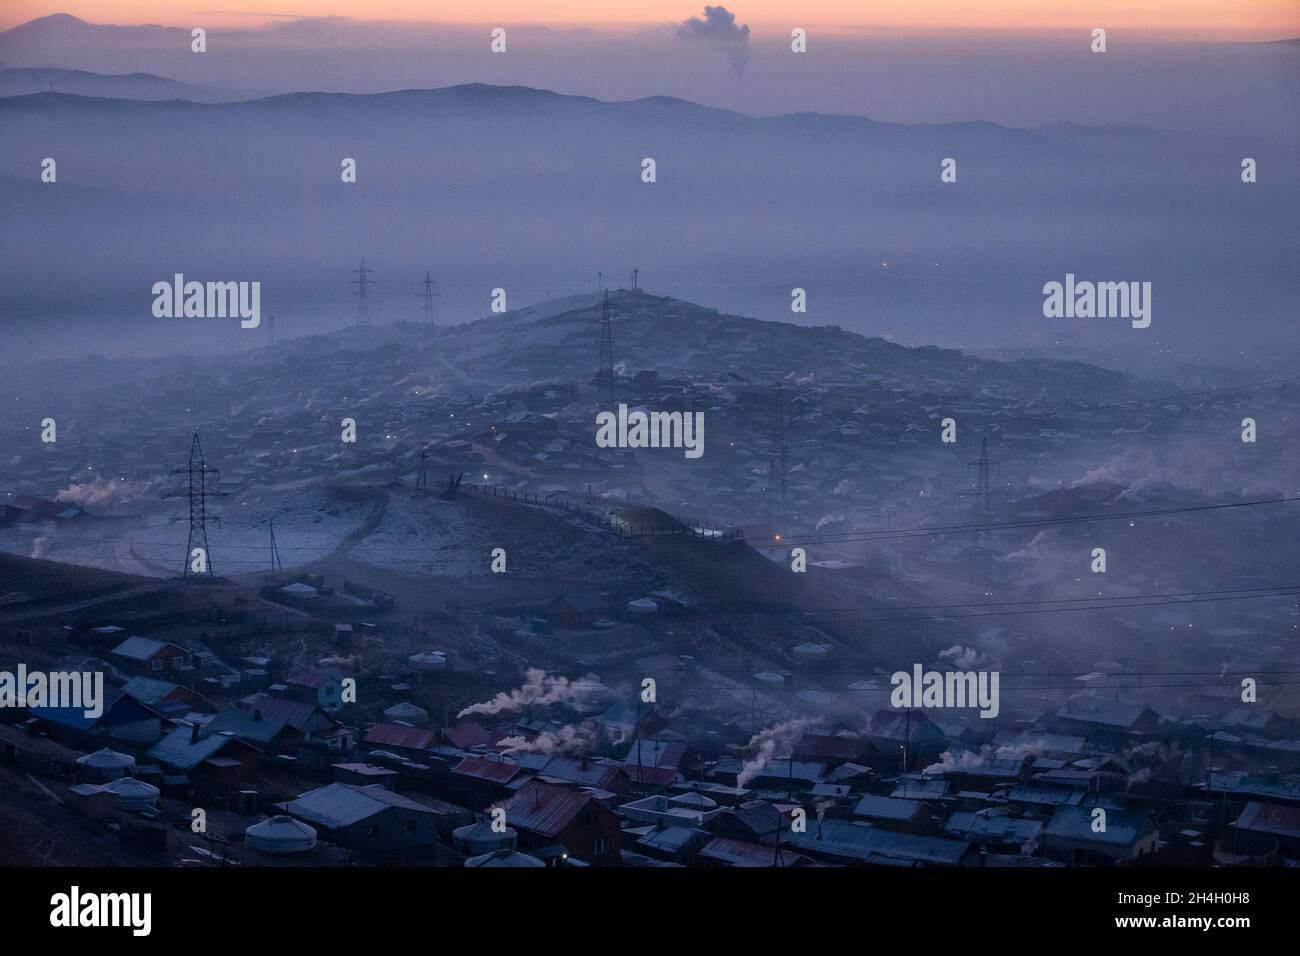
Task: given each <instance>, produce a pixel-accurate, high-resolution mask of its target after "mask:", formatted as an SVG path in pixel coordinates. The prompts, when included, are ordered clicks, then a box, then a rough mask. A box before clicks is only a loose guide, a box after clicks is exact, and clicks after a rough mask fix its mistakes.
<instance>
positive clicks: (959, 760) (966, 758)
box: [921, 738, 1047, 774]
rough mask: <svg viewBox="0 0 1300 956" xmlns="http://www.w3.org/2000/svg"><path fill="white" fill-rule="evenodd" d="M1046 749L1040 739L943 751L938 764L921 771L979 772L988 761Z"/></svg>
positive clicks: (1027, 755)
mask: <svg viewBox="0 0 1300 956" xmlns="http://www.w3.org/2000/svg"><path fill="white" fill-rule="evenodd" d="M1046 749H1047V746H1046V741H1044V740H1042V739H1041V738H1034V739H1031V740H1022V741H1019V742H1017V743H1014V744H1005V745H1003V746H1001V747H994V746H992V745H990V744H985V745H984V746H982V747H980V749H979V750H978V751H976V750H956V751H954V750H945V751H944V752H943V753H942V754H940V755H939V762H938V763H932V764H930V766H928V767H926V768H925V769H924V770H922V771H921V773H922V774H927V773H956V772H960V771H962V770H980V769H982V768H983V767H985V766H987V765H988V764H989V762H990V761H993V760H999V759H1002V758H1006V757H1032V756H1035V755H1037V754H1041V753H1042V752H1043V751H1044V750H1046Z"/></svg>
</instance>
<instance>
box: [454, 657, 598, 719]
mask: <svg viewBox="0 0 1300 956" xmlns="http://www.w3.org/2000/svg"><path fill="white" fill-rule="evenodd" d="M599 683H600V678H598V677H597V676H596V675H595V674H588V675H586V676H585V677H581V678H579V679H578V680H576V681H570V680H569V679H568V678H567V677H561V676H551V675H548V674H547V673H546V671H544V670H542V669H541V668H540V667H530V668H529V669H528V671H527V673H526V674H524V683H523V686H522V687H517V688H515V689H514V690H512V691H502V692H501V693H499V694H497V695H496V696H495V697H493V698H492V699H491V700H489V701H485V702H484V703H481V704H470V706H468V707H466V708H465V709H464V710H462V711H461V712H460V713H459V714H457V715H456V716H457V717H464V716H466V715H467V714H500V713H515V712H518V711H521V710H523V709H524V708H525V707H529V706H531V705H533V704H537V705H539V706H545V705H546V704H574V703H577V702H578V701H579V700H581V698H582V697H583V696H584V695H585V694H587V693H588V692H589V691H590V690H591V689H592V688H593V685H595V686H599Z"/></svg>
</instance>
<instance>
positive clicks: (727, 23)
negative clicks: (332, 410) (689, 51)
mask: <svg viewBox="0 0 1300 956" xmlns="http://www.w3.org/2000/svg"><path fill="white" fill-rule="evenodd" d="M677 35H678V36H679V37H682V38H684V39H686V40H689V41H691V42H693V43H703V44H704V45H705V46H707V47H708V48H709V49H710V50H715V51H717V52H718V53H721V54H722V55H723V56H725V57H727V59H729V60H730V61H731V68H732V69H733V70H735V71H736V76H741V75H742V74H744V72H745V67H746V66H748V65H749V27H748V26H743V27H738V26H736V15H735V14H734V13H732V12H731V11H730V10H728V9H727V8H726V7H705V8H704V18H703V19H701V18H699V17H691V18H690V19H688V20H686V21H685V22H684V23H681V24H678V26H677Z"/></svg>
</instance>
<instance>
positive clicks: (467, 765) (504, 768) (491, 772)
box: [451, 757, 524, 784]
mask: <svg viewBox="0 0 1300 956" xmlns="http://www.w3.org/2000/svg"><path fill="white" fill-rule="evenodd" d="M451 772H452V773H454V774H456V775H457V776H461V777H472V778H473V779H475V780H488V781H490V782H492V783H501V784H505V783H509V782H510V781H511V780H513V779H514V778H515V777H517V776H518V775H519V774H521V773H523V772H524V769H523V768H522V767H520V766H519V765H518V764H514V763H506V762H505V761H504V760H493V759H491V758H488V757H466V758H465V759H464V760H462V761H461V762H460V763H458V764H456V766H455V767H453V768H452V771H451Z"/></svg>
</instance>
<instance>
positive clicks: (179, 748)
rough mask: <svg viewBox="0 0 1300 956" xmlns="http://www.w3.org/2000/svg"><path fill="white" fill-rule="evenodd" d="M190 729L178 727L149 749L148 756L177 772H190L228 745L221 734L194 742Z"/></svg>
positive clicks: (227, 740) (225, 737)
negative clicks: (173, 768)
mask: <svg viewBox="0 0 1300 956" xmlns="http://www.w3.org/2000/svg"><path fill="white" fill-rule="evenodd" d="M193 738H194V732H193V730H192V729H191V728H189V727H185V726H180V727H177V728H176V729H175V730H173V731H172V732H171V733H169V734H168V735H167V736H166V737H164V738H163V739H162V740H160V741H158V742H157V743H156V744H154V745H153V746H152V747H151V748H149V756H150V757H151V758H153V759H154V760H157V761H158V762H159V763H163V764H166V765H167V766H169V767H175V768H177V769H178V770H192V769H193V768H195V767H197V766H198V765H199V764H201V763H202V762H203V761H205V760H207V759H208V758H209V757H211V756H213V755H214V754H216V753H217V752H218V751H220V750H221V748H222V747H224V746H226V744H228V743H230V738H229V737H227V736H225V735H223V734H216V735H214V736H210V737H200V738H199V740H198V741H197V742H195V741H194V739H193Z"/></svg>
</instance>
